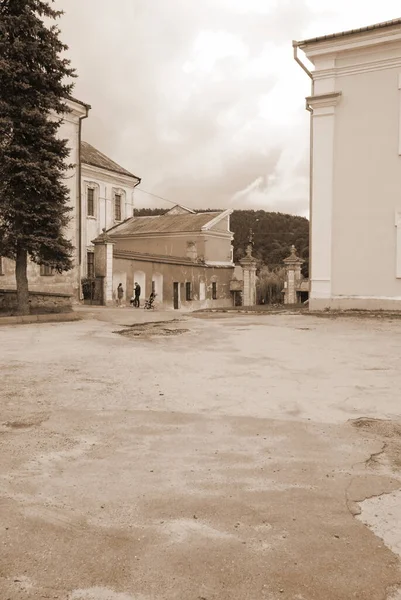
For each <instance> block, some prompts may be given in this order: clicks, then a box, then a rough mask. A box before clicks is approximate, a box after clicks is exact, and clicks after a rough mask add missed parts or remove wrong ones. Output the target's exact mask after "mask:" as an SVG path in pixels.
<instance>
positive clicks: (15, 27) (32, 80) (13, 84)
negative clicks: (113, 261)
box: [0, 0, 74, 314]
mask: <svg viewBox="0 0 401 600" xmlns="http://www.w3.org/2000/svg"><path fill="white" fill-rule="evenodd" d="M51 2H53V0H51ZM61 14H62V13H61V12H60V11H56V10H54V9H53V8H51V6H50V5H49V3H48V2H47V1H42V0H0V256H5V257H8V258H11V259H13V260H15V265H16V266H15V273H16V282H17V298H18V308H19V311H20V312H21V313H23V314H26V313H28V312H29V294H28V279H27V262H28V258H29V259H31V260H32V261H33V262H35V263H36V264H44V265H48V266H51V267H53V268H54V269H56V270H57V271H58V272H62V271H67V270H69V269H71V268H72V260H71V255H72V250H73V247H72V244H71V243H70V242H69V241H68V240H67V239H65V237H64V230H65V227H66V226H67V224H68V221H69V211H70V210H71V209H70V207H69V206H68V200H69V194H68V188H67V187H66V186H65V185H64V184H63V174H64V173H65V171H66V170H68V168H69V166H68V165H67V163H66V159H67V157H68V155H69V149H68V148H67V141H66V140H61V139H58V137H57V132H58V129H59V126H60V124H61V122H62V116H63V115H65V114H66V113H67V112H68V108H67V105H66V103H65V100H66V98H67V97H68V96H69V95H70V93H71V90H72V84H70V83H68V78H70V77H73V76H74V70H73V69H71V67H70V62H69V61H68V60H67V59H65V58H62V53H63V52H64V51H65V50H66V49H67V47H66V46H65V45H64V44H63V43H62V42H61V41H60V39H59V34H60V30H59V29H58V27H57V26H56V25H54V24H53V25H49V26H46V25H45V23H44V20H45V19H46V20H47V21H49V20H55V19H57V18H58V17H59V16H60V15H61ZM49 23H50V21H49ZM66 80H67V81H66Z"/></svg>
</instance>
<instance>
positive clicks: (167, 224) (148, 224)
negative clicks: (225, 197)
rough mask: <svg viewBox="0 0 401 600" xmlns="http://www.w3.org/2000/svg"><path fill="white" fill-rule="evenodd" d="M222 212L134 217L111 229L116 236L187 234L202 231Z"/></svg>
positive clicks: (112, 234) (110, 233) (112, 235)
mask: <svg viewBox="0 0 401 600" xmlns="http://www.w3.org/2000/svg"><path fill="white" fill-rule="evenodd" d="M220 214H222V213H221V212H209V213H195V214H190V213H188V214H182V215H168V214H167V215H159V216H157V217H132V218H131V219H128V221H125V222H124V223H121V224H120V225H116V226H115V227H113V228H112V229H109V231H108V233H109V235H110V236H111V237H114V236H129V235H142V234H152V233H187V232H196V231H199V232H200V231H201V230H202V227H203V226H204V225H206V224H207V223H209V221H211V220H212V219H214V218H215V217H217V216H218V215H220Z"/></svg>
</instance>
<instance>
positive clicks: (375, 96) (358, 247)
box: [332, 56, 401, 299]
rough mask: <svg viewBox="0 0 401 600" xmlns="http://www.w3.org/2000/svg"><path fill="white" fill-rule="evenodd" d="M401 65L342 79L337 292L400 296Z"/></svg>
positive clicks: (336, 189) (335, 210)
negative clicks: (400, 78) (396, 221)
mask: <svg viewBox="0 0 401 600" xmlns="http://www.w3.org/2000/svg"><path fill="white" fill-rule="evenodd" d="M374 58H377V59H379V58H380V56H377V57H373V56H372V60H373V59H374ZM399 72H400V69H387V70H381V71H373V72H369V73H362V74H358V75H354V76H353V77H340V78H339V79H338V86H339V89H341V90H342V94H343V98H342V101H341V102H340V103H339V104H338V106H337V108H336V133H335V165H334V202H333V229H332V231H333V233H332V235H333V240H332V244H333V250H334V251H333V256H332V281H333V283H332V294H333V296H355V295H358V296H368V297H395V296H396V297H399V298H400V299H401V279H396V264H395V260H396V247H395V242H396V239H395V235H396V231H395V226H394V219H395V211H396V209H400V208H401V192H400V190H401V157H400V156H399V155H398V135H399V133H398V119H399V105H400V92H399V90H398V74H399Z"/></svg>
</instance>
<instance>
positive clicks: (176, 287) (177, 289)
mask: <svg viewBox="0 0 401 600" xmlns="http://www.w3.org/2000/svg"><path fill="white" fill-rule="evenodd" d="M173 298H174V309H175V310H178V309H179V308H180V284H179V283H178V282H177V281H174V283H173Z"/></svg>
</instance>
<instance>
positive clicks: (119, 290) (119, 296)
mask: <svg viewBox="0 0 401 600" xmlns="http://www.w3.org/2000/svg"><path fill="white" fill-rule="evenodd" d="M123 298H124V289H123V284H122V283H119V284H118V288H117V306H121V303H122V300H123Z"/></svg>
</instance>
